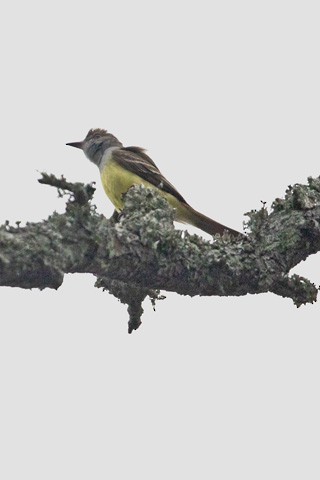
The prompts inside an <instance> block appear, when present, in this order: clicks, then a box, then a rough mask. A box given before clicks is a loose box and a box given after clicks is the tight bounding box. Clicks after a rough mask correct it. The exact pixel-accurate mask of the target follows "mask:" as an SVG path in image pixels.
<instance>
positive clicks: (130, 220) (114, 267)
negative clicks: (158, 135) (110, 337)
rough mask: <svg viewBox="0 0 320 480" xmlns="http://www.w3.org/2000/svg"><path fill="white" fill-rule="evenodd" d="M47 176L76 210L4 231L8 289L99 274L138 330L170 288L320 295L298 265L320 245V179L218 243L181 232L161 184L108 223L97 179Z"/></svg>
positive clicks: (129, 198)
mask: <svg viewBox="0 0 320 480" xmlns="http://www.w3.org/2000/svg"><path fill="white" fill-rule="evenodd" d="M39 182H40V183H42V184H46V185H50V186H54V187H55V188H57V189H58V192H59V196H64V195H67V202H66V211H65V212H64V213H63V214H58V213H53V214H52V215H50V216H49V217H48V219H47V220H44V221H42V222H38V223H27V224H26V225H25V226H24V227H21V225H15V226H11V225H10V224H9V223H8V222H7V223H6V224H5V225H2V226H1V227H0V285H7V286H15V287H21V288H35V287H37V288H40V289H43V288H58V287H59V286H60V285H61V284H62V282H63V277H64V274H65V273H77V272H79V273H91V274H93V275H95V276H96V278H97V282H96V286H97V287H101V288H104V289H105V290H108V291H109V292H110V293H112V294H113V295H115V296H116V297H117V298H119V299H120V300H121V301H122V302H123V303H126V304H127V305H128V312H129V331H130V332H131V331H132V330H134V329H136V328H138V326H139V325H140V323H141V315H142V312H143V309H142V301H143V300H144V298H146V297H147V296H150V297H151V299H153V302H155V300H156V299H159V298H161V297H159V292H160V290H167V291H173V292H176V293H179V294H181V295H191V296H194V295H211V296H213V295H220V296H222V295H223V296H239V295H245V294H247V293H263V292H273V293H275V294H277V295H280V296H283V297H288V298H291V299H292V300H293V302H294V303H295V305H297V306H300V305H302V304H305V303H312V302H314V301H316V298H317V288H316V287H315V286H314V285H313V284H312V283H311V282H310V281H309V280H307V279H305V278H302V277H299V276H298V275H292V276H290V271H291V269H292V268H293V267H294V266H296V265H297V264H298V263H300V262H301V261H302V260H305V259H306V258H307V257H308V256H309V255H311V254H313V253H316V252H317V251H319V250H320V179H319V178H309V179H308V184H307V185H301V184H297V185H294V186H292V187H289V188H288V189H287V191H286V194H285V197H284V198H283V199H276V200H275V201H274V203H273V205H272V208H271V210H270V211H268V210H267V209H266V207H265V205H264V206H263V207H262V208H261V209H260V210H252V211H251V212H249V213H248V214H247V216H248V221H247V225H246V228H247V231H248V233H247V235H246V236H243V237H237V238H234V237H231V236H228V235H225V236H223V237H220V236H216V237H215V238H214V239H213V241H206V240H204V239H203V238H201V237H200V236H198V235H189V234H188V233H187V232H182V231H181V230H178V229H175V228H174V224H173V219H174V212H173V210H172V208H171V207H170V206H169V204H168V203H167V202H166V200H165V199H164V198H163V197H161V196H160V195H159V194H158V193H157V192H156V191H155V190H150V189H147V188H145V187H143V186H137V187H133V188H131V189H130V190H129V192H128V193H127V194H126V196H125V208H124V210H123V212H122V213H121V214H120V215H119V214H115V215H114V216H113V217H111V219H109V220H108V219H106V218H105V217H104V216H103V215H100V214H98V213H97V211H96V208H95V207H94V205H92V198H93V194H94V187H93V185H92V184H88V185H84V184H82V183H70V182H67V180H66V179H65V178H64V177H61V178H57V177H55V176H54V175H47V174H42V177H41V179H40V180H39Z"/></svg>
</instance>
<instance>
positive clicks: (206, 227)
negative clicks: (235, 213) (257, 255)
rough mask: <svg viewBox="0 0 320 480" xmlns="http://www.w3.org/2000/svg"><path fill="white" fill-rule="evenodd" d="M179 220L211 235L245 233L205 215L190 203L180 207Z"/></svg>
mask: <svg viewBox="0 0 320 480" xmlns="http://www.w3.org/2000/svg"><path fill="white" fill-rule="evenodd" d="M177 220H178V221H180V222H183V223H189V224H190V225H193V226H194V227H197V228H200V230H203V231H204V232H207V233H209V235H215V234H217V233H219V234H220V235H222V234H223V233H229V234H230V235H233V236H242V235H243V234H242V233H240V232H237V230H233V229H232V228H229V227H226V226H225V225H222V224H221V223H219V222H216V221H215V220H212V219H211V218H209V217H207V216H206V215H203V213H200V212H198V211H197V210H195V209H194V208H192V207H191V206H190V205H188V204H185V205H183V208H182V209H181V208H180V211H179V216H178V218H177Z"/></svg>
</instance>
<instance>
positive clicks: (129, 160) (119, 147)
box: [66, 128, 242, 236]
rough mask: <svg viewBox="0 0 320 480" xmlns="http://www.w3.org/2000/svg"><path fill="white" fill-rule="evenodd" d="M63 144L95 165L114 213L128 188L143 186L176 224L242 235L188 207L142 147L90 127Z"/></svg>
mask: <svg viewBox="0 0 320 480" xmlns="http://www.w3.org/2000/svg"><path fill="white" fill-rule="evenodd" d="M66 145H68V146H71V147H75V148H79V149H81V150H82V151H83V152H84V154H85V155H86V157H87V158H88V159H89V160H90V161H91V162H92V163H94V164H95V165H97V167H98V168H99V170H100V176H101V181H102V185H103V188H104V190H105V193H106V194H107V196H108V197H109V199H110V200H111V202H112V203H113V205H114V207H115V209H116V211H117V212H121V210H122V209H123V207H124V198H123V196H124V194H125V193H126V192H127V191H128V190H129V188H131V187H132V186H133V185H144V186H145V187H149V188H153V189H156V190H157V191H158V192H159V193H160V194H161V195H162V196H163V197H164V198H165V199H166V200H167V201H168V203H169V204H170V205H171V206H172V207H173V208H174V211H175V216H174V219H175V220H176V221H177V222H181V223H186V224H189V225H193V226H194V227H197V228H199V229H201V230H202V231H204V232H206V233H208V234H210V235H216V234H220V235H223V234H225V233H227V234H229V235H232V236H239V235H242V234H241V233H240V232H238V231H236V230H233V229H232V228H230V227H226V226H225V225H222V224H221V223H219V222H217V221H215V220H212V219H211V218H209V217H207V216H206V215H203V214H202V213H200V212H198V211H197V210H195V209H194V208H192V207H191V205H189V204H188V203H187V201H186V200H185V199H184V197H183V196H182V195H181V194H180V193H179V192H178V190H177V189H176V188H175V187H174V186H173V185H172V184H171V183H170V182H169V181H168V180H167V179H166V178H165V177H164V176H163V175H162V173H161V172H160V170H159V169H158V167H157V166H156V164H155V163H154V161H153V160H152V159H151V158H150V157H149V156H148V155H147V154H146V151H145V149H144V148H141V147H124V146H123V144H122V143H121V142H120V141H119V140H118V139H117V138H116V137H115V136H114V135H113V134H111V133H109V132H107V130H104V129H101V128H92V129H91V130H89V132H88V133H87V135H86V137H85V139H84V140H82V141H80V142H70V143H67V144H66Z"/></svg>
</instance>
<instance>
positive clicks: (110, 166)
mask: <svg viewBox="0 0 320 480" xmlns="http://www.w3.org/2000/svg"><path fill="white" fill-rule="evenodd" d="M100 175H101V181H102V185H103V188H104V191H105V192H106V194H107V195H108V197H109V198H110V200H111V202H112V203H113V205H114V206H115V208H116V210H118V211H121V210H122V209H123V206H124V201H123V194H124V193H126V192H127V191H128V190H129V188H130V187H132V186H133V185H145V186H146V187H149V188H157V187H155V186H154V185H153V184H152V183H149V182H147V181H146V180H143V179H142V178H141V177H139V176H138V175H135V174H134V173H132V172H130V171H128V170H125V169H124V168H122V167H121V166H120V165H119V164H117V163H116V162H114V161H113V160H110V161H109V162H108V163H107V164H106V165H105V167H104V168H103V170H102V172H101V173H100ZM158 191H159V193H161V195H163V196H164V197H165V198H166V199H167V201H168V202H169V203H170V205H171V206H172V207H173V208H175V209H176V217H178V218H177V220H178V219H179V220H180V221H184V219H183V215H179V213H180V210H181V205H180V202H179V201H178V200H177V199H176V198H175V197H174V196H173V195H171V194H170V193H167V192H164V191H162V190H161V189H158ZM180 217H181V218H180Z"/></svg>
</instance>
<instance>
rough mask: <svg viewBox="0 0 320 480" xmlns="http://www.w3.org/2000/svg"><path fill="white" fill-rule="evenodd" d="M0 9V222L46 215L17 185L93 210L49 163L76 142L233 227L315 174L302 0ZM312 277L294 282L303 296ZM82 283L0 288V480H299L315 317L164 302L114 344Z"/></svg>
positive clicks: (310, 42)
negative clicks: (135, 165) (140, 163)
mask: <svg viewBox="0 0 320 480" xmlns="http://www.w3.org/2000/svg"><path fill="white" fill-rule="evenodd" d="M4 10H5V11H4V13H3V14H2V15H1V20H0V21H1V29H0V36H1V45H2V46H1V50H2V52H1V58H2V61H1V64H2V65H1V66H2V69H1V70H2V73H1V83H2V87H1V90H0V98H1V110H0V121H1V132H2V148H3V149H4V151H3V152H2V164H1V165H2V177H1V178H2V182H1V185H2V188H1V190H0V195H1V204H2V209H1V213H0V221H1V223H2V222H3V221H4V220H6V219H10V220H11V221H15V220H22V221H27V220H29V221H39V220H41V219H43V218H46V217H47V216H48V215H49V214H50V213H51V212H52V211H53V210H58V211H61V212H62V211H63V208H64V202H63V200H61V199H58V198H57V195H56V192H55V191H54V190H53V189H50V188H49V187H45V186H41V185H39V184H38V183H37V178H38V177H39V174H38V173H37V171H47V172H50V173H55V174H57V175H60V174H64V175H65V176H66V177H67V179H69V180H74V181H83V182H90V181H92V180H95V181H97V187H98V191H97V194H96V204H97V205H98V208H99V210H100V211H101V212H103V213H105V214H106V215H110V214H111V213H112V210H113V209H112V207H111V205H110V203H109V201H108V199H106V197H105V195H104V193H103V191H102V187H101V186H100V183H99V176H98V170H97V169H96V167H94V166H93V165H91V164H90V163H89V162H88V161H87V160H86V159H85V157H84V156H83V155H82V154H81V152H79V151H77V150H75V149H74V150H72V149H70V148H68V147H66V146H65V143H66V142H70V141H76V140H81V139H82V138H83V137H84V135H85V134H86V132H87V130H88V129H89V128H91V127H100V128H106V129H108V130H109V131H111V132H112V133H114V134H115V135H116V136H117V137H118V138H119V139H120V140H121V141H122V142H123V143H124V144H125V145H139V146H142V147H145V148H147V149H148V151H149V154H150V156H151V157H152V158H153V159H154V160H155V161H156V163H157V164H158V166H159V167H160V169H161V170H162V172H163V173H164V174H165V175H166V176H167V178H168V179H169V180H170V181H171V182H172V183H173V184H174V185H175V186H176V187H177V188H178V189H179V190H180V192H181V194H182V195H183V196H184V197H185V198H186V199H187V200H188V201H189V202H190V203H191V205H192V206H193V207H194V208H197V209H198V210H200V211H202V212H203V213H205V214H207V215H210V216H212V217H213V218H215V219H216V220H218V221H221V222H223V223H224V224H226V225H230V227H233V228H236V229H241V228H242V221H243V220H244V219H245V217H244V216H243V214H244V212H247V211H248V210H250V209H252V208H260V201H261V200H263V201H266V202H267V203H268V205H270V203H271V202H272V200H273V199H274V198H276V197H279V196H283V194H284V191H285V189H286V187H287V185H289V184H293V183H296V182H305V181H306V178H307V177H308V176H309V175H319V173H320V172H319V154H320V146H319V127H320V117H319V111H320V93H319V85H320V78H319V77H320V68H319V41H320V38H319V37H320V34H319V20H320V19H319V10H318V2H315V1H314V2H312V1H304V2H285V1H281V0H280V1H279V0H278V1H277V2H273V1H271V2H270V1H269V2H248V1H245V2H235V1H229V2H203V1H200V2H196V3H194V4H192V5H190V4H187V3H182V2H162V3H161V4H160V3H158V4H156V3H153V2H142V1H139V0H137V1H135V2H128V1H127V2H98V1H95V0H93V1H92V2H90V3H86V4H84V3H83V4H79V3H77V2H63V3H62V2H60V3H58V4H48V3H41V2H35V1H32V0H31V1H29V2H27V3H26V2H16V3H11V4H9V3H8V4H7V5H6V7H5V8H4ZM226 189H227V190H228V191H231V192H232V197H233V199H232V200H228V199H225V200H224V198H225V195H224V192H225V190H226ZM190 231H192V232H194V231H195V230H191V229H190ZM319 267H320V259H319V255H317V256H313V257H310V258H309V259H308V260H307V261H306V262H304V264H303V265H299V266H298V267H297V268H296V269H295V271H296V272H297V273H300V274H302V275H306V276H307V277H308V278H309V279H311V280H313V281H314V282H315V283H316V284H319ZM93 283H94V278H93V277H90V276H85V275H73V276H71V275H69V276H66V278H65V282H64V284H63V286H62V287H61V288H60V289H59V290H58V291H57V292H52V291H49V290H48V291H44V292H39V291H37V290H34V291H31V292H30V291H22V290H18V289H17V290H15V289H9V288H2V289H0V302H1V310H2V315H1V318H0V385H1V392H0V447H1V452H2V455H3V457H2V459H1V462H0V476H1V478H3V479H5V480H7V479H10V480H11V479H14V480H15V479H19V480H20V479H21V478H24V479H25V478H32V479H33V480H37V479H41V480H42V479H44V478H45V479H57V478H59V479H62V480H64V479H71V478H77V479H81V480H82V479H93V478H94V479H98V480H99V479H105V478H112V479H113V480H122V479H127V478H131V479H139V480H144V479H150V478H151V479H163V478H166V479H170V480H171V479H177V478H192V479H193V478H197V479H201V480H202V479H213V478H215V479H218V480H220V479H223V480H224V479H235V478H237V479H238V478H245V479H246V480H250V479H257V478H259V479H270V478H273V479H283V478H291V479H302V478H303V479H304V478H308V479H309V480H310V479H318V478H319V475H320V467H319V460H318V454H319V447H320V445H319V427H320V425H319V423H320V422H319V420H320V419H319V400H320V398H319V397H320V395H319V388H318V383H319V361H320V353H319V341H318V339H319V334H320V322H319V305H318V304H315V305H313V306H307V307H301V308H300V309H296V308H295V307H294V306H293V304H292V303H291V301H290V300H284V299H281V298H278V297H276V296H274V295H272V294H266V295H259V296H246V297H243V298H215V297H213V298H194V299H190V298H184V297H179V296H177V295H174V294H168V295H167V299H166V301H164V302H161V303H159V304H158V306H157V311H156V313H154V312H153V311H152V308H151V305H150V304H149V303H148V302H146V303H145V314H144V317H143V325H142V327H141V328H140V329H139V330H138V332H135V333H134V334H133V335H131V336H129V335H127V333H126V330H127V325H126V322H127V314H126V309H125V307H124V306H123V305H121V304H120V303H119V302H117V301H116V300H115V299H114V298H113V297H111V296H110V295H108V294H106V293H102V292H100V291H98V290H96V289H94V288H93Z"/></svg>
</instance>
